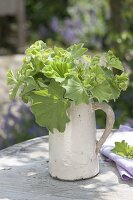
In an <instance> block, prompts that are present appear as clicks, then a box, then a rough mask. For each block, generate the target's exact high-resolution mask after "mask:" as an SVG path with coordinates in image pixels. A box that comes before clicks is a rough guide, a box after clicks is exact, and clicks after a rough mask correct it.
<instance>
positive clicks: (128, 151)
mask: <svg viewBox="0 0 133 200" xmlns="http://www.w3.org/2000/svg"><path fill="white" fill-rule="evenodd" d="M112 152H113V153H116V154H118V155H119V156H122V157H126V158H129V159H132V158H133V146H130V145H128V143H127V142H125V140H122V141H121V142H115V147H114V148H113V149H112Z"/></svg>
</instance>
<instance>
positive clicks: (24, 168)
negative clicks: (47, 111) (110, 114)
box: [0, 132, 133, 200]
mask: <svg viewBox="0 0 133 200" xmlns="http://www.w3.org/2000/svg"><path fill="white" fill-rule="evenodd" d="M99 134H100V132H99ZM99 159H100V174H99V175H98V176H96V177H94V178H92V179H88V180H83V181H75V182H67V181H66V182H62V181H59V180H55V179H53V178H51V177H50V175H49V173H48V136H45V137H41V138H36V139H33V140H29V141H26V142H24V143H20V144H17V145H14V146H12V147H9V148H7V149H4V150H2V151H0V200H68V199H72V200H76V199H77V200H82V199H85V200H133V181H127V182H126V181H122V180H121V179H120V176H119V174H118V173H117V170H116V168H115V165H114V164H113V163H109V162H105V161H104V158H102V157H100V156H99ZM64 173H65V172H64Z"/></svg>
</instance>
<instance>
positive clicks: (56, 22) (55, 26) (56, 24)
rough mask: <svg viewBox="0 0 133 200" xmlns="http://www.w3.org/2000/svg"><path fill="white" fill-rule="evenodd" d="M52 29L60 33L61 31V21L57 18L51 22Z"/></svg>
mask: <svg viewBox="0 0 133 200" xmlns="http://www.w3.org/2000/svg"><path fill="white" fill-rule="evenodd" d="M50 28H51V29H52V30H53V31H54V32H58V30H59V20H58V18H57V17H55V16H54V17H53V18H52V19H51V22H50Z"/></svg>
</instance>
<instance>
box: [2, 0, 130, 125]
mask: <svg viewBox="0 0 133 200" xmlns="http://www.w3.org/2000/svg"><path fill="white" fill-rule="evenodd" d="M25 9H26V29H27V44H26V47H27V46H29V45H30V44H32V43H33V42H34V41H36V40H39V39H42V40H43V41H45V42H47V44H48V45H49V46H53V45H57V46H63V47H67V46H69V45H71V44H73V43H78V42H83V43H84V44H85V46H86V47H87V48H88V50H89V53H90V54H92V55H93V54H95V53H102V52H104V51H107V50H109V49H111V50H112V51H113V52H114V53H115V54H116V55H117V56H118V57H119V58H120V60H121V61H122V62H123V65H124V67H125V70H127V71H128V73H129V87H128V89H127V91H126V92H123V93H122V94H121V96H120V98H119V99H118V100H117V101H116V102H113V101H112V102H110V104H111V106H112V108H113V109H114V111H115V115H116V122H115V126H114V127H115V128H118V127H119V125H120V124H125V123H126V124H128V125H130V126H132V127H133V0H101V1H99V0H56V1H55V0H45V1H44V0H26V1H25ZM15 23H16V22H15V19H14V18H12V17H5V18H0V25H1V26H0V27H1V29H2V30H4V31H1V33H0V34H1V35H0V36H1V38H2V40H0V48H1V47H2V48H5V49H7V52H8V53H16V48H15V46H14V45H12V44H10V42H8V41H9V40H8V38H9V37H10V35H11V36H12V35H14V34H15V31H16V30H17V27H16V24H15ZM26 47H25V48H26ZM0 52H1V51H0ZM96 115H97V124H98V125H97V126H98V127H100V128H104V127H105V115H104V114H103V113H102V112H101V111H97V113H96Z"/></svg>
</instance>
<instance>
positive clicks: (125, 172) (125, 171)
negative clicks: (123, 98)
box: [101, 125, 133, 180]
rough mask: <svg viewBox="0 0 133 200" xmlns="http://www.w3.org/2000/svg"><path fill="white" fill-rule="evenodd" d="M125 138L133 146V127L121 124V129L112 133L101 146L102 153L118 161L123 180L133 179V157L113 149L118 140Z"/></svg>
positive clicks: (117, 164)
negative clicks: (125, 156)
mask: <svg viewBox="0 0 133 200" xmlns="http://www.w3.org/2000/svg"><path fill="white" fill-rule="evenodd" d="M122 140H125V141H126V142H127V143H128V144H129V145H132V146H133V128H131V127H128V126H126V125H121V126H120V128H119V130H118V131H117V132H115V133H113V134H111V135H110V136H109V137H108V139H107V140H106V142H105V143H104V144H103V146H102V148H101V154H102V155H104V156H106V157H107V158H109V159H110V160H112V161H114V162H115V163H116V166H117V169H118V171H119V174H120V176H121V178H122V179H123V180H129V179H133V159H128V158H123V157H121V156H119V155H116V154H115V153H113V152H112V151H111V150H112V149H113V147H114V146H115V142H116V141H119V142H120V141H122Z"/></svg>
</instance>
